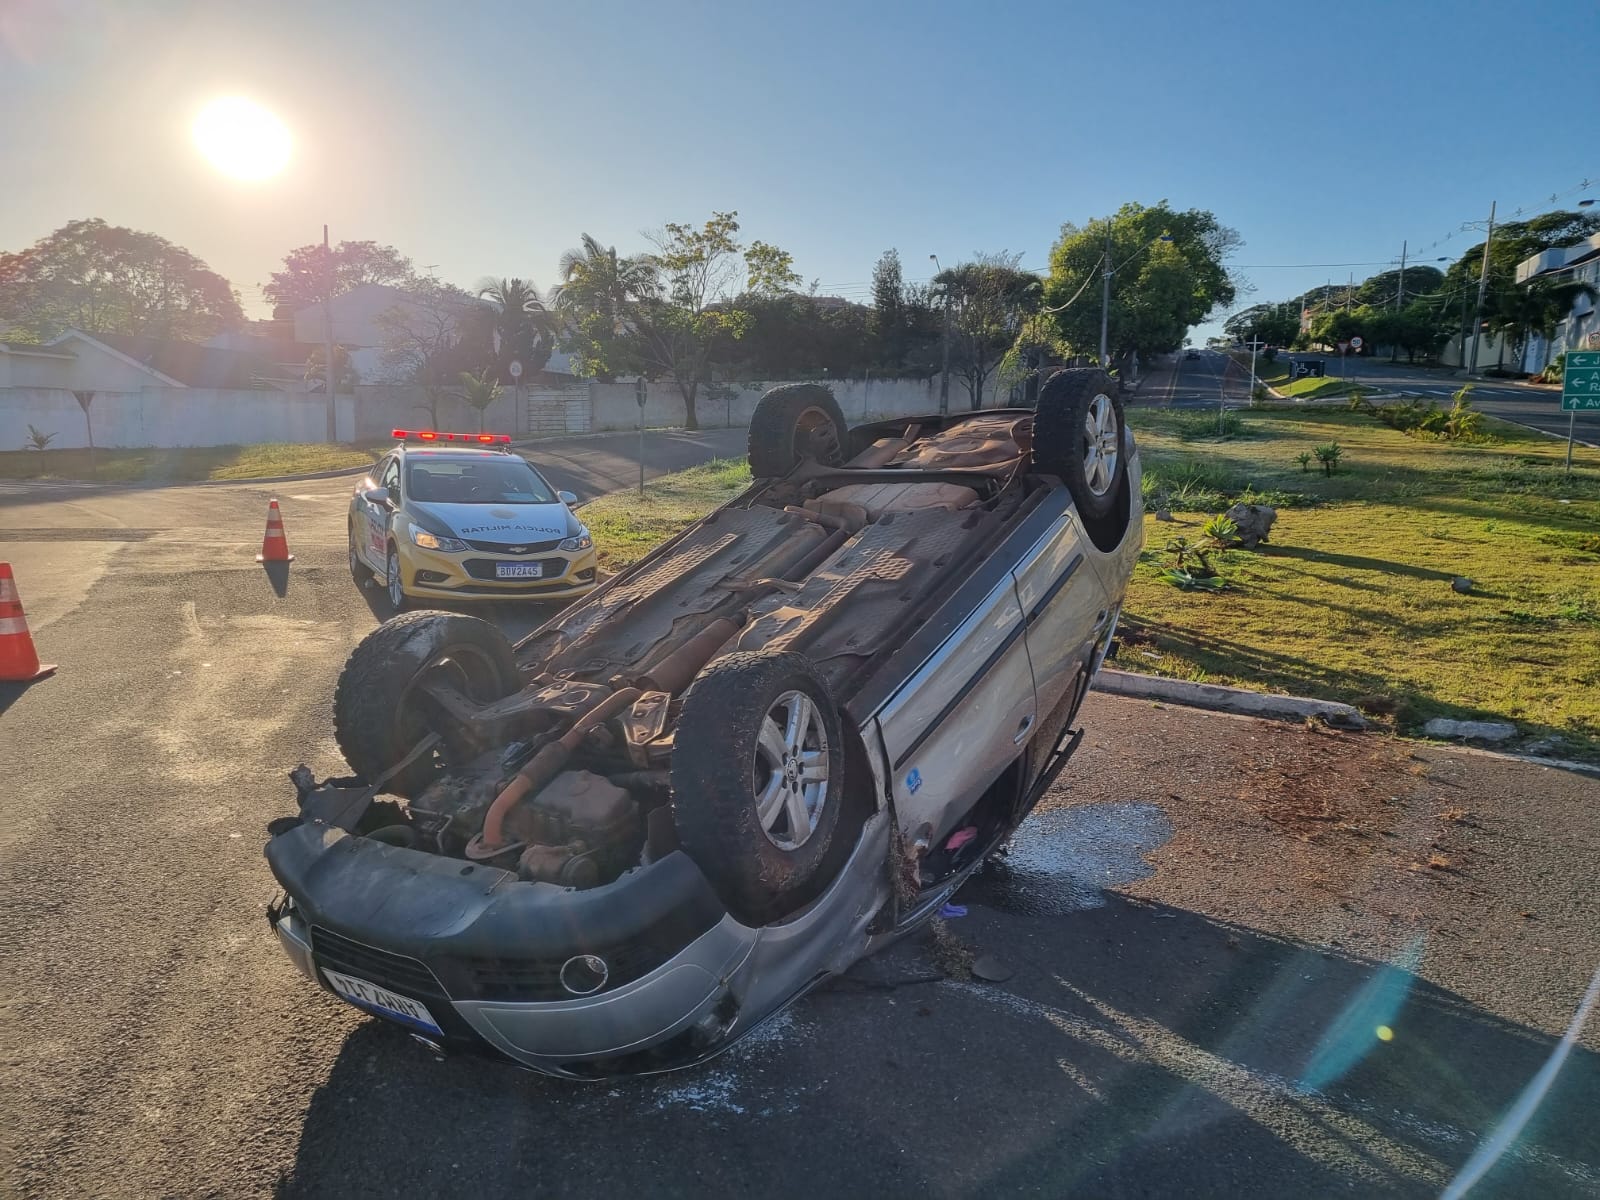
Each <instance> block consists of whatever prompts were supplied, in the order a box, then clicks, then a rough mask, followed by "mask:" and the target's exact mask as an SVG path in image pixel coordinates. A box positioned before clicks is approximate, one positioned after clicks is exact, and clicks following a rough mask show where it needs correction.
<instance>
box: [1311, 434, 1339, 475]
mask: <svg viewBox="0 0 1600 1200" xmlns="http://www.w3.org/2000/svg"><path fill="white" fill-rule="evenodd" d="M1312 453H1314V454H1315V455H1316V456H1317V461H1318V462H1319V463H1321V464H1322V473H1323V474H1324V475H1332V474H1333V472H1334V471H1335V469H1337V467H1338V466H1339V459H1340V457H1341V456H1342V455H1343V454H1344V447H1343V446H1341V445H1339V443H1338V442H1329V443H1328V444H1327V445H1326V446H1318V447H1317V448H1316V450H1314V451H1313V452H1312Z"/></svg>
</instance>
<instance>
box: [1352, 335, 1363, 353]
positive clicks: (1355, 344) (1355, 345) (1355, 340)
mask: <svg viewBox="0 0 1600 1200" xmlns="http://www.w3.org/2000/svg"><path fill="white" fill-rule="evenodd" d="M1350 349H1352V350H1359V349H1361V339H1360V338H1358V337H1353V338H1351V339H1350Z"/></svg>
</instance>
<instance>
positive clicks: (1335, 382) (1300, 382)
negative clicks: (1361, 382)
mask: <svg viewBox="0 0 1600 1200" xmlns="http://www.w3.org/2000/svg"><path fill="white" fill-rule="evenodd" d="M1273 386H1274V387H1275V388H1277V389H1278V391H1279V392H1280V393H1281V394H1282V395H1285V396H1292V397H1293V398H1294V399H1296V400H1320V399H1323V398H1324V397H1327V396H1343V395H1346V394H1347V393H1348V392H1349V391H1350V387H1351V385H1350V384H1349V383H1347V382H1345V381H1344V380H1343V379H1335V378H1333V377H1332V376H1325V377H1324V378H1322V379H1312V378H1310V377H1307V378H1305V379H1292V380H1288V381H1287V382H1284V383H1275V384H1273Z"/></svg>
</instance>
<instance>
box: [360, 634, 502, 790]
mask: <svg viewBox="0 0 1600 1200" xmlns="http://www.w3.org/2000/svg"><path fill="white" fill-rule="evenodd" d="M429 680H439V681H441V682H444V683H448V684H449V685H450V686H451V687H453V688H454V689H455V690H456V691H458V692H460V693H462V694H463V695H465V696H467V697H469V698H470V699H472V700H475V701H477V702H478V703H480V704H489V703H492V702H493V701H495V700H500V699H503V698H505V697H506V696H509V695H511V694H512V693H513V692H515V691H517V690H518V689H519V688H521V686H522V673H521V672H520V671H519V670H518V669H517V660H516V654H515V652H514V651H513V650H512V648H511V643H510V642H509V641H507V640H506V635H505V634H503V633H501V632H500V630H499V629H498V628H497V627H495V626H494V625H492V624H490V623H489V622H488V621H484V620H480V619H479V618H477V617H466V616H461V615H460V614H458V613H442V612H415V613H407V614H406V615H404V616H401V617H396V618H395V619H394V620H392V621H386V622H385V623H384V624H382V625H380V626H378V628H376V629H374V630H373V631H372V632H371V633H369V634H368V635H367V636H366V637H365V638H363V639H362V641H361V644H360V645H359V646H357V647H356V648H355V650H354V651H353V652H352V653H351V655H350V657H349V658H348V659H347V660H346V661H345V664H344V670H343V671H341V672H340V673H339V683H338V686H337V687H335V689H334V693H333V736H334V740H335V741H336V742H337V743H338V744H339V752H340V753H341V754H343V755H344V759H345V761H346V762H347V763H349V764H350V766H351V768H352V769H353V770H354V771H355V772H356V774H358V775H360V776H361V777H362V778H364V779H368V780H374V779H377V778H379V777H380V776H381V775H383V773H384V772H385V771H388V770H389V769H390V768H391V767H393V766H394V765H395V764H396V763H398V762H399V761H400V760H401V759H403V758H404V757H405V756H406V755H407V754H409V753H411V751H412V749H413V748H414V747H415V746H416V744H417V743H418V742H419V741H421V740H422V739H423V738H424V737H425V736H426V735H427V734H428V733H429V725H428V722H427V716H426V708H425V706H424V704H423V702H422V698H421V697H420V695H419V688H420V686H421V685H422V684H423V683H425V682H427V681H429ZM449 758H450V751H449V747H448V743H447V742H446V743H441V744H440V745H439V746H436V747H435V748H434V750H433V752H432V753H430V754H425V755H423V756H421V757H420V758H418V759H417V760H416V761H415V762H413V763H411V764H409V765H408V766H407V767H406V768H405V770H403V771H401V772H400V773H399V774H397V775H396V776H395V777H394V778H393V779H391V780H389V781H388V782H387V783H386V784H384V789H383V790H384V791H386V792H392V793H393V794H394V795H397V796H403V797H405V798H406V799H411V798H413V797H415V796H417V795H420V794H421V792H422V790H423V789H424V788H426V787H427V786H428V784H429V783H430V782H431V781H432V779H433V777H434V775H435V774H437V772H438V771H439V769H440V768H441V767H442V766H443V765H444V764H445V763H446V762H447V761H449Z"/></svg>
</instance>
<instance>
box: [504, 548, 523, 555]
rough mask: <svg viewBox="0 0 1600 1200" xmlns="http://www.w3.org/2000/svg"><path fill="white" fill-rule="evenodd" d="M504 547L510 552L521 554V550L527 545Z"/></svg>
mask: <svg viewBox="0 0 1600 1200" xmlns="http://www.w3.org/2000/svg"><path fill="white" fill-rule="evenodd" d="M506 549H507V550H509V551H511V553H513V554H521V553H522V552H523V551H525V550H527V547H526V546H507V547H506Z"/></svg>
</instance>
